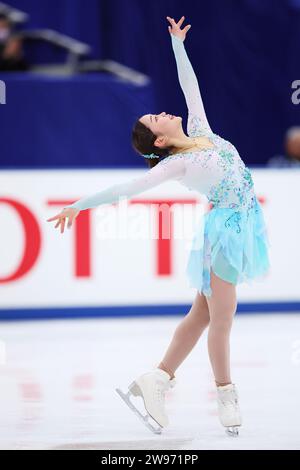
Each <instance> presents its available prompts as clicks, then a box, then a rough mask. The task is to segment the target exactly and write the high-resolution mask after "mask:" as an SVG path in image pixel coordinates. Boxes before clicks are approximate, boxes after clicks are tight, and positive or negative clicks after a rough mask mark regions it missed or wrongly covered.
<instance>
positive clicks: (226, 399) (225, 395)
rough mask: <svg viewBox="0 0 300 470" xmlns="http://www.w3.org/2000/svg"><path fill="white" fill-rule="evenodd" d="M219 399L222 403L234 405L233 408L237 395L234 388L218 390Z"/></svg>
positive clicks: (236, 404)
mask: <svg viewBox="0 0 300 470" xmlns="http://www.w3.org/2000/svg"><path fill="white" fill-rule="evenodd" d="M219 400H220V402H221V403H222V405H224V406H226V407H229V406H234V407H235V408H237V407H238V395H237V392H236V390H234V389H233V390H226V391H225V390H222V391H219Z"/></svg>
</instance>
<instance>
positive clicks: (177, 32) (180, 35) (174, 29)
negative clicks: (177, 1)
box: [167, 16, 191, 41]
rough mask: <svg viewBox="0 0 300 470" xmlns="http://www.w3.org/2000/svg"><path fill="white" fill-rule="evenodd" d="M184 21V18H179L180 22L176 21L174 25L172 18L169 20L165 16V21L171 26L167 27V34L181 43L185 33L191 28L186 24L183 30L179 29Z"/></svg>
mask: <svg viewBox="0 0 300 470" xmlns="http://www.w3.org/2000/svg"><path fill="white" fill-rule="evenodd" d="M184 19H185V17H184V16H182V17H181V18H180V20H179V21H178V23H176V22H175V20H174V18H170V17H169V16H167V20H168V21H169V23H170V24H171V26H168V30H169V33H170V34H173V35H174V36H177V37H178V38H180V39H182V40H183V41H184V40H185V36H186V33H187V32H188V31H189V29H190V28H191V25H190V24H188V25H187V26H185V28H183V29H180V28H181V25H182V23H183V22H184Z"/></svg>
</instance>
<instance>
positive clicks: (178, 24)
mask: <svg viewBox="0 0 300 470" xmlns="http://www.w3.org/2000/svg"><path fill="white" fill-rule="evenodd" d="M184 19H185V18H184V16H182V17H181V18H180V20H179V21H178V23H177V26H179V28H180V27H181V25H182V23H183V22H184Z"/></svg>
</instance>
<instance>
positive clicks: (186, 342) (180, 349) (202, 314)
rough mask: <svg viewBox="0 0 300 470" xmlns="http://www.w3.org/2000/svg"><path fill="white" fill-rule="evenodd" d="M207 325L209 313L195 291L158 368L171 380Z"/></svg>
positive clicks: (203, 297) (201, 297) (202, 299)
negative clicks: (187, 310) (190, 305)
mask: <svg viewBox="0 0 300 470" xmlns="http://www.w3.org/2000/svg"><path fill="white" fill-rule="evenodd" d="M208 324H209V311H208V305H207V301H206V297H205V296H204V295H200V294H199V292H198V291H197V294H196V297H195V300H194V302H193V305H192V307H191V309H190V311H189V313H188V314H187V315H186V316H185V317H184V318H183V320H182V321H181V322H180V323H179V325H178V326H177V328H176V330H175V332H174V335H173V338H172V341H171V343H170V345H169V347H168V349H167V351H166V353H165V356H164V357H163V359H162V361H161V363H160V364H159V366H158V367H159V368H160V369H163V370H165V371H166V372H168V373H169V374H170V376H171V378H173V377H174V373H175V371H176V369H177V368H178V366H179V365H180V364H181V363H182V362H183V361H184V359H185V358H186V357H187V355H188V354H189V353H190V352H191V350H192V349H193V347H194V346H195V344H196V343H197V341H198V339H199V338H200V336H201V334H202V333H203V331H204V330H205V328H206V327H207V326H208Z"/></svg>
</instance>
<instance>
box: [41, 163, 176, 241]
mask: <svg viewBox="0 0 300 470" xmlns="http://www.w3.org/2000/svg"><path fill="white" fill-rule="evenodd" d="M184 172H185V166H184V162H183V159H181V158H172V157H171V156H170V157H167V158H165V159H164V160H162V161H160V162H159V163H158V164H157V165H155V166H154V167H153V168H151V169H150V170H148V171H147V172H146V174H144V175H142V176H140V177H138V178H134V179H133V180H130V181H128V182H125V183H120V184H116V185H113V186H110V187H108V188H106V189H104V190H102V191H99V192H97V193H95V194H93V195H91V196H87V197H85V198H82V199H79V200H78V201H76V202H74V204H70V205H68V206H65V208H64V209H63V211H62V212H61V213H60V214H58V215H56V216H55V217H52V218H50V219H47V222H50V221H53V220H57V221H58V222H57V224H56V226H55V228H56V227H58V226H59V224H60V223H63V225H62V226H61V232H63V231H64V225H65V221H66V218H67V217H69V222H68V228H69V227H70V226H71V225H72V223H73V220H74V219H75V217H76V216H77V215H78V213H79V212H80V211H82V210H85V209H91V208H94V207H97V206H99V205H100V204H111V203H113V202H118V200H119V198H121V197H124V196H125V197H131V196H133V195H134V194H139V193H141V192H144V191H146V190H148V189H150V188H153V187H155V186H158V185H159V184H161V183H163V182H164V181H167V180H169V179H176V178H179V177H181V176H183V174H184Z"/></svg>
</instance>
